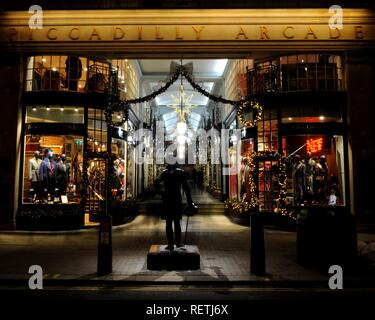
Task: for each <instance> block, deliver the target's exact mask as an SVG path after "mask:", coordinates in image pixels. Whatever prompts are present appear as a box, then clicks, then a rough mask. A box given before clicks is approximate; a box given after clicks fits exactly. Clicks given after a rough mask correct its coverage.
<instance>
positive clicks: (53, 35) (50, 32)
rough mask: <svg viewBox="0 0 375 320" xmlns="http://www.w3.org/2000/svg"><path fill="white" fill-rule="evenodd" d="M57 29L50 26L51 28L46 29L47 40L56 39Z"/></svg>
mask: <svg viewBox="0 0 375 320" xmlns="http://www.w3.org/2000/svg"><path fill="white" fill-rule="evenodd" d="M56 33H57V29H56V28H51V29H48V31H47V38H48V40H56V39H57V35H56Z"/></svg>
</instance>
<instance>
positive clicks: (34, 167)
mask: <svg viewBox="0 0 375 320" xmlns="http://www.w3.org/2000/svg"><path fill="white" fill-rule="evenodd" d="M41 163H42V159H40V152H39V151H35V153H34V157H33V158H31V159H30V160H29V180H30V183H31V189H32V190H33V198H32V201H33V202H35V201H36V200H37V198H38V197H39V196H40V179H39V168H40V164H41ZM31 189H30V190H31Z"/></svg>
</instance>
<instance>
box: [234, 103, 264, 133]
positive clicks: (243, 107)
mask: <svg viewBox="0 0 375 320" xmlns="http://www.w3.org/2000/svg"><path fill="white" fill-rule="evenodd" d="M262 111H263V108H262V106H261V105H260V104H259V103H258V102H255V101H243V102H242V103H241V104H240V106H239V108H238V110H237V116H238V119H239V120H240V122H241V123H242V125H243V126H244V127H245V128H253V127H255V126H256V124H257V122H258V121H259V120H261V119H262ZM247 112H254V118H253V120H251V121H249V120H246V119H245V117H244V114H245V113H247Z"/></svg>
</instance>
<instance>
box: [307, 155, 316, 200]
mask: <svg viewBox="0 0 375 320" xmlns="http://www.w3.org/2000/svg"><path fill="white" fill-rule="evenodd" d="M315 166H316V162H315V160H314V159H313V158H310V157H307V158H306V170H305V186H306V199H307V200H312V196H313V194H314V171H315Z"/></svg>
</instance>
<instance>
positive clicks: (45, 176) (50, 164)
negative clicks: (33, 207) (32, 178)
mask: <svg viewBox="0 0 375 320" xmlns="http://www.w3.org/2000/svg"><path fill="white" fill-rule="evenodd" d="M55 169H56V165H55V161H54V160H53V151H52V150H50V149H45V150H44V152H43V161H42V162H41V164H40V167H39V177H40V181H41V188H42V194H43V199H44V200H46V199H47V201H51V199H53V197H54V193H55Z"/></svg>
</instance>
